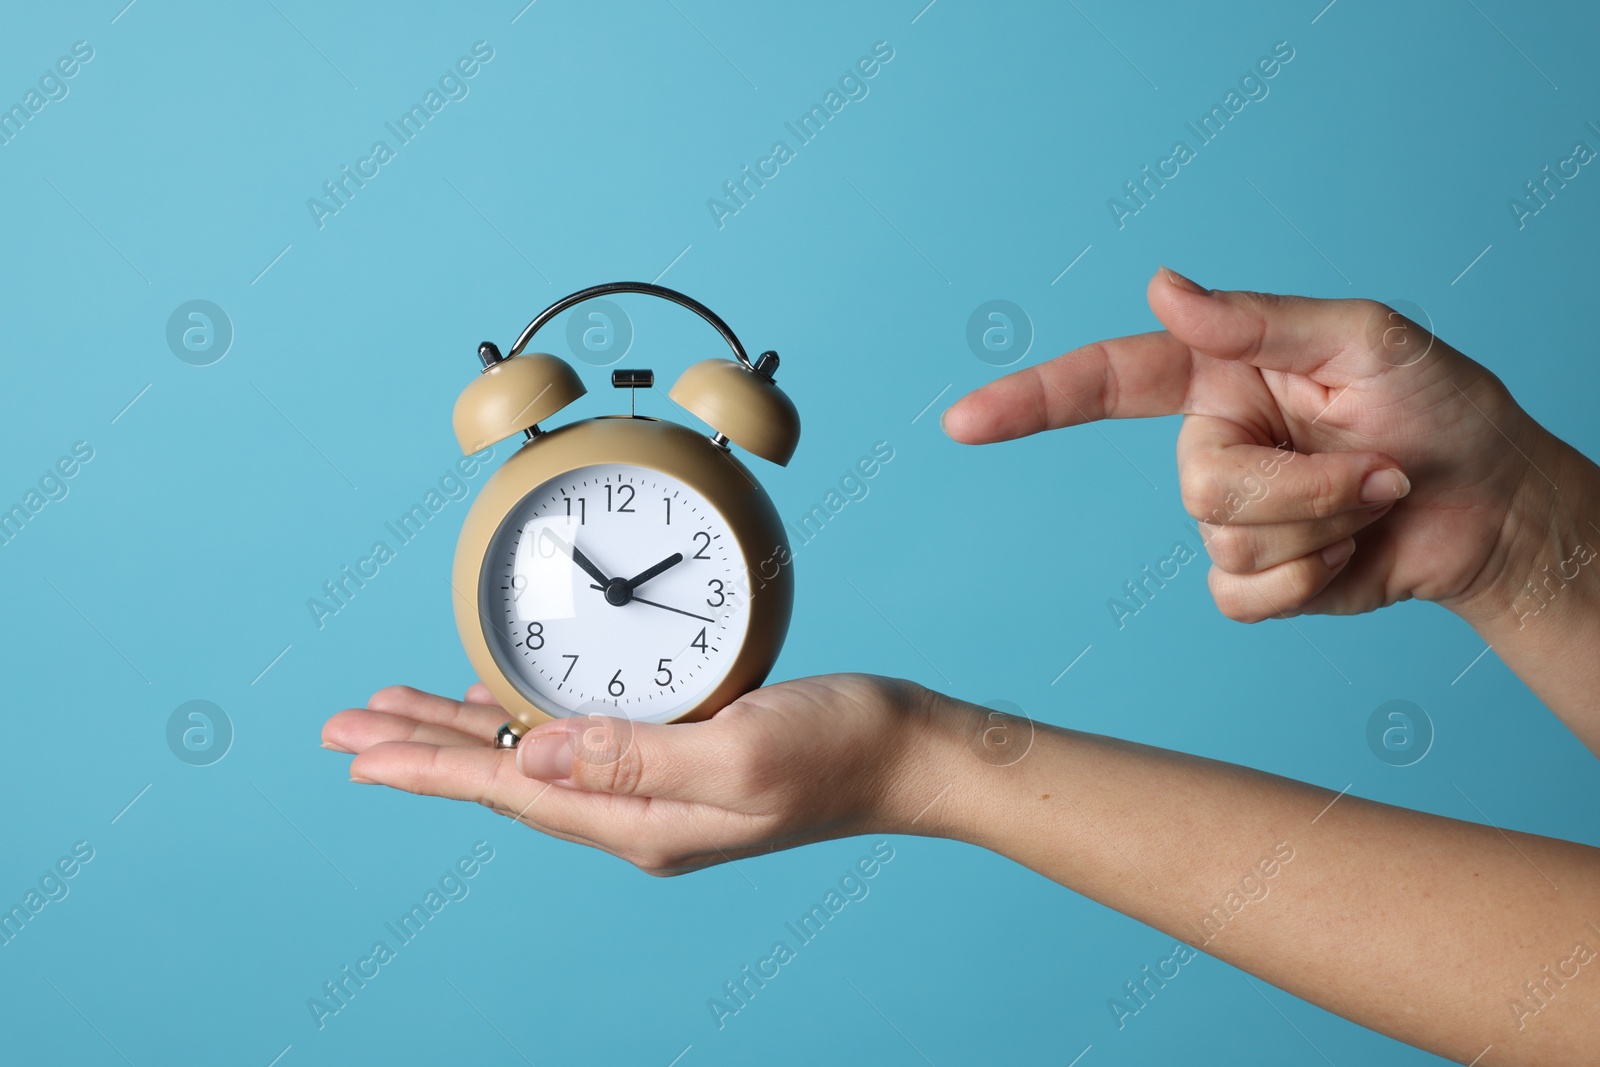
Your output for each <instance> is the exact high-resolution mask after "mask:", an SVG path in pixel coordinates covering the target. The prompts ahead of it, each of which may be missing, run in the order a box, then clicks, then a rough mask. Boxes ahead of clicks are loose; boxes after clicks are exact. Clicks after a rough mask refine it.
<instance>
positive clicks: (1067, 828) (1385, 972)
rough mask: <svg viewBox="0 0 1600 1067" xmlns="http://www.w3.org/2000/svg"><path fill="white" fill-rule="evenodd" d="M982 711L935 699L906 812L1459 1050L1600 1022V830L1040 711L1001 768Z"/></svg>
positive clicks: (1548, 1046) (1488, 1060) (1493, 1059)
mask: <svg viewBox="0 0 1600 1067" xmlns="http://www.w3.org/2000/svg"><path fill="white" fill-rule="evenodd" d="M977 715H978V709H974V708H972V707H971V706H970V705H962V704H959V703H958V702H954V701H950V702H948V703H946V704H944V705H942V706H941V709H940V710H939V711H937V712H935V714H934V716H933V722H932V724H931V725H930V727H929V730H928V733H929V735H930V738H931V739H930V740H929V741H928V743H927V745H926V746H925V747H924V749H923V752H922V756H921V759H920V761H919V768H920V769H919V770H918V771H917V773H915V774H912V775H908V776H907V778H906V782H907V784H906V785H905V786H904V787H903V788H902V789H901V793H902V794H903V796H901V797H900V798H899V799H898V801H897V803H896V805H895V808H896V809H897V811H898V812H899V814H898V815H897V816H896V818H895V819H892V820H891V822H892V823H894V825H892V826H891V827H890V828H891V829H895V830H900V831H904V832H910V833H932V834H937V835H941V836H948V837H953V838H958V839H962V840H966V841H969V842H972V843H974V844H978V845H981V846H983V847H986V848H989V849H992V850H993V851H995V852H998V853H1001V854H1002V855H1005V856H1008V857H1010V858H1011V859H1014V860H1016V861H1017V862H1019V863H1022V864H1024V865H1026V866H1028V867H1030V868H1032V869H1033V870H1035V871H1038V872H1039V873H1041V874H1043V875H1045V876H1046V877H1049V878H1051V879H1053V880H1054V881H1057V882H1059V883H1061V884H1062V885H1064V886H1067V887H1068V888H1071V889H1074V890H1076V891H1078V892H1080V893H1083V894H1084V895H1086V896H1088V897H1091V898H1092V899H1094V900H1097V901H1099V902H1101V903H1103V904H1105V905H1107V906H1108V907H1112V908H1115V909H1117V910H1118V911H1121V912H1123V913H1125V914H1127V915H1129V916H1132V917H1133V918H1135V919H1138V920H1140V921H1142V922H1145V923H1147V924H1149V925H1151V926H1154V927H1156V928H1158V929H1160V930H1163V931H1165V932H1166V933H1168V934H1170V935H1172V936H1173V937H1174V938H1175V939H1177V940H1178V941H1181V942H1184V943H1185V944H1187V945H1189V946H1193V947H1194V948H1196V949H1200V950H1202V951H1204V952H1206V953H1209V954H1211V955H1213V956H1216V957H1218V958H1220V959H1224V960H1226V961H1228V962H1229V963H1232V964H1234V965H1235V966H1238V967H1240V968H1242V969H1244V970H1246V971H1249V972H1250V973H1252V974H1256V975H1259V976H1260V977H1262V978H1263V979H1266V980H1267V981H1269V982H1271V983H1273V984H1274V985H1277V986H1279V987H1281V988H1283V989H1286V990H1288V991H1290V992H1292V993H1294V994H1296V995H1298V996H1300V997H1303V998H1304V999H1306V1000H1309V1001H1311V1002H1313V1003H1315V1004H1318V1005H1320V1006H1322V1007H1324V1008H1326V1009H1328V1010H1330V1011H1333V1012H1337V1013H1338V1014H1340V1015H1343V1016H1345V1017H1346V1018H1349V1019H1352V1020H1354V1021H1356V1022H1358V1023H1360V1024H1362V1025H1364V1026H1367V1027H1370V1028H1372V1029H1374V1030H1378V1031H1381V1032H1384V1033H1387V1034H1390V1035H1392V1036H1394V1037H1397V1038H1399V1039H1401V1040H1403V1041H1407V1042H1409V1043H1412V1044H1415V1045H1418V1046H1421V1047H1424V1048H1428V1049H1431V1050H1433V1051H1435V1052H1438V1053H1440V1054H1442V1055H1447V1056H1454V1057H1456V1058H1458V1059H1460V1060H1461V1061H1462V1062H1468V1061H1471V1060H1472V1059H1473V1058H1474V1057H1476V1056H1478V1055H1479V1054H1480V1053H1481V1052H1483V1050H1484V1048H1485V1047H1486V1046H1489V1045H1493V1046H1494V1048H1493V1051H1492V1052H1491V1053H1490V1054H1489V1055H1488V1056H1486V1057H1484V1058H1483V1059H1482V1060H1481V1061H1479V1062H1480V1064H1481V1065H1482V1067H1488V1065H1490V1064H1500V1063H1524V1062H1526V1063H1534V1062H1554V1061H1556V1060H1560V1059H1561V1054H1562V1053H1564V1052H1565V1053H1571V1054H1572V1055H1576V1051H1575V1050H1576V1049H1578V1048H1579V1047H1580V1044H1581V1043H1582V1042H1584V1041H1589V1042H1593V1041H1594V1040H1595V1039H1596V1038H1600V956H1590V957H1589V959H1588V960H1587V961H1586V962H1587V965H1584V964H1580V963H1579V962H1577V961H1576V960H1573V962H1570V963H1567V962H1564V961H1568V960H1569V959H1572V957H1573V954H1574V951H1575V946H1576V945H1577V944H1578V943H1580V942H1582V943H1584V944H1585V945H1586V946H1587V948H1588V949H1589V950H1593V951H1594V952H1600V930H1597V929H1596V928H1595V927H1591V926H1590V925H1589V922H1590V921H1591V920H1592V921H1594V922H1595V923H1596V924H1597V926H1600V853H1596V851H1595V850H1592V849H1589V848H1586V847H1583V846H1579V845H1574V844H1571V843H1568V842H1562V841H1556V840H1551V839H1548V838H1541V837H1535V836H1532V835H1526V834H1518V833H1514V832H1511V831H1507V832H1505V833H1504V834H1502V833H1501V832H1499V831H1497V830H1495V829H1493V828H1490V827H1484V826H1478V825H1475V824H1471V823H1463V822H1458V821H1456V820H1453V819H1446V818H1441V817H1438V816H1432V815H1425V814H1422V813H1418V812H1412V811H1407V810H1404V809H1400V808H1394V807H1389V806H1387V805H1383V804H1377V803H1373V802H1370V801H1366V800H1361V799H1359V798H1356V797H1351V796H1343V797H1338V796H1337V795H1336V794H1334V793H1332V792H1330V791H1328V790H1323V789H1319V788H1316V787H1313V786H1308V785H1305V784H1303V783H1300V782H1294V781H1291V780H1288V779H1284V778H1279V777H1276V776H1273V775H1268V774H1263V773H1260V772H1256V771H1252V770H1249V769H1247V768H1242V767H1237V766H1232V765H1229V764H1224V763H1217V762H1214V761H1210V760H1204V759H1200V758H1197V757H1191V756H1186V755H1182V754H1178V753H1172V752H1166V751H1163V750H1160V749H1153V748H1147V747H1144V746H1140V745H1134V744H1130V743H1126V742H1121V741H1117V740H1113V739H1109V738H1103V737H1097V736H1094V735H1089V734H1080V733H1075V732H1071V731H1065V730H1055V729H1049V728H1046V727H1042V726H1040V727H1038V728H1037V732H1036V733H1035V736H1034V738H1033V742H1032V746H1031V748H1030V749H1029V750H1028V752H1027V755H1026V756H1024V757H1023V758H1021V759H1020V760H1018V761H1017V762H1015V763H1014V764H1012V765H1010V766H994V765H992V764H991V763H988V762H985V761H983V760H981V759H978V758H975V757H974V755H973V752H972V749H971V747H970V740H971V737H972V736H973V734H974V733H975V731H976V729H978V728H979V727H981V725H982V722H981V720H979V719H978V718H977ZM941 788H944V789H945V791H944V793H943V794H942V795H938V794H939V790H940V789H941ZM936 795H938V799H937V800H936V801H934V802H933V803H932V804H931V805H930V804H929V801H930V800H933V799H934V797H935V796H936ZM924 805H927V807H926V810H925V811H920V812H919V811H918V809H919V808H922V807H923V806H924ZM1558 887H1559V888H1558ZM1546 966H1548V967H1549V968H1550V970H1548V971H1547V970H1545V969H1544V968H1545V967H1546ZM1563 967H1564V968H1565V969H1566V971H1568V972H1572V971H1573V970H1574V968H1577V969H1578V973H1577V974H1576V977H1573V978H1571V979H1570V980H1562V979H1560V978H1557V979H1554V980H1552V981H1551V984H1550V986H1549V987H1548V988H1549V989H1551V990H1552V992H1541V993H1540V994H1539V997H1540V998H1542V999H1535V998H1534V997H1533V996H1532V995H1530V991H1529V989H1528V988H1525V987H1524V983H1527V982H1532V983H1535V985H1536V986H1538V983H1541V982H1544V981H1545V980H1546V976H1547V975H1548V974H1553V973H1557V971H1558V969H1560V968H1563ZM1591 972H1592V974H1591ZM1158 977H1159V976H1158ZM1169 977H1170V975H1169ZM1144 980H1145V981H1149V979H1148V978H1145V979H1144ZM1562 982H1564V984H1563V986H1562V987H1561V988H1559V989H1558V988H1557V983H1562ZM1540 988H1541V989H1542V988H1543V987H1540ZM1145 989H1146V990H1147V991H1151V992H1153V990H1152V989H1151V988H1150V987H1149V986H1148V985H1147V986H1145ZM1111 993H1113V994H1115V995H1118V996H1122V997H1127V996H1128V994H1127V993H1126V992H1125V991H1124V990H1122V989H1120V988H1119V989H1113V990H1111ZM1131 1003H1133V1006H1137V1002H1131ZM1517 1003H1521V1004H1523V1005H1525V1009H1526V1010H1524V1011H1522V1012H1521V1013H1520V1018H1519V1013H1518V1012H1516V1011H1514V1009H1513V1005H1515V1004H1517ZM1541 1005H1548V1006H1544V1007H1541ZM1519 1023H1520V1026H1519ZM1568 1062H1570V1059H1568Z"/></svg>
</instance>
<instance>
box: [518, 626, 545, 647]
mask: <svg viewBox="0 0 1600 1067" xmlns="http://www.w3.org/2000/svg"><path fill="white" fill-rule="evenodd" d="M535 641H537V642H539V643H538V644H534V642H535ZM522 647H524V648H526V649H529V650H530V651H533V652H537V651H539V650H540V649H541V648H543V647H544V623H542V622H530V623H529V624H528V635H527V637H525V638H523V641H522Z"/></svg>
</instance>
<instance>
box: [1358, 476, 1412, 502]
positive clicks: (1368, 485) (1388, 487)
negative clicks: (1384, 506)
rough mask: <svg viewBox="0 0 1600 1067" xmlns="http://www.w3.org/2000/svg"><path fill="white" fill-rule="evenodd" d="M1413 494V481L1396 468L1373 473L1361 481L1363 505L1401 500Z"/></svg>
mask: <svg viewBox="0 0 1600 1067" xmlns="http://www.w3.org/2000/svg"><path fill="white" fill-rule="evenodd" d="M1409 492H1411V479H1410V478H1407V477H1406V476H1405V472H1403V471H1401V470H1399V469H1398V468H1395V467H1385V468H1384V469H1383V470H1381V471H1373V472H1372V473H1371V474H1369V475H1367V476H1366V477H1365V478H1363V479H1362V480H1361V502H1362V503H1363V504H1379V503H1383V502H1384V501H1389V500H1399V499H1400V498H1401V497H1403V496H1405V495H1406V494H1407V493H1409Z"/></svg>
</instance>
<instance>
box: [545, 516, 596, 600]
mask: <svg viewBox="0 0 1600 1067" xmlns="http://www.w3.org/2000/svg"><path fill="white" fill-rule="evenodd" d="M543 533H544V535H545V536H546V537H548V538H550V540H552V541H554V542H555V543H556V545H557V546H558V547H560V549H561V551H563V552H565V553H566V554H567V555H568V556H570V557H572V562H574V563H576V564H577V565H578V566H579V567H582V568H583V572H584V573H585V574H587V575H588V576H589V577H591V578H593V579H594V580H595V581H597V582H599V583H600V588H601V589H604V588H605V587H606V585H607V584H608V583H609V582H610V581H611V579H610V578H607V577H606V576H605V575H604V574H602V573H601V572H600V568H599V567H596V566H595V565H594V563H593V561H591V560H590V559H589V557H588V556H585V555H584V554H583V550H582V549H580V548H579V547H578V546H577V545H573V544H568V543H567V542H565V541H563V540H562V539H561V538H559V537H557V536H556V535H555V534H553V533H551V532H550V528H549V527H548V526H547V527H545V528H544V530H543Z"/></svg>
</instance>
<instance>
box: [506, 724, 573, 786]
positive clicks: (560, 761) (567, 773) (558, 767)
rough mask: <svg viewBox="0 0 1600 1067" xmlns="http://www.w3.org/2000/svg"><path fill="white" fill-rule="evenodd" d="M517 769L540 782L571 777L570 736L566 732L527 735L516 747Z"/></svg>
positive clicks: (555, 731)
mask: <svg viewBox="0 0 1600 1067" xmlns="http://www.w3.org/2000/svg"><path fill="white" fill-rule="evenodd" d="M517 769H518V770H520V771H521V772H522V773H523V774H524V775H525V776H526V777H528V778H537V779H539V781H541V782H554V781H558V780H560V779H563V778H570V777H572V734H571V733H570V732H569V731H567V730H554V731H551V732H548V733H542V734H532V733H530V734H528V735H527V736H526V737H524V738H523V739H522V741H521V742H519V743H518V745H517Z"/></svg>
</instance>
